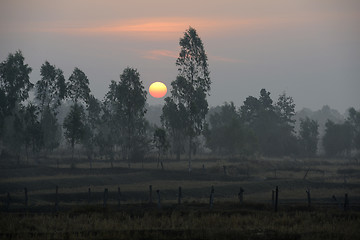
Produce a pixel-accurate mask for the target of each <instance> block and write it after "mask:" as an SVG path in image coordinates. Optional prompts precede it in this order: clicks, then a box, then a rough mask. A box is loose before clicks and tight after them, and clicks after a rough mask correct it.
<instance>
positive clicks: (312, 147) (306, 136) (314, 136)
mask: <svg viewBox="0 0 360 240" xmlns="http://www.w3.org/2000/svg"><path fill="white" fill-rule="evenodd" d="M318 129H319V124H318V123H317V121H315V120H311V119H309V118H308V117H306V118H305V120H304V119H300V131H299V135H300V150H301V152H300V153H301V154H303V155H305V156H314V155H316V151H317V143H318V136H319V131H318Z"/></svg>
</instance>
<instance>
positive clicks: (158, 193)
mask: <svg viewBox="0 0 360 240" xmlns="http://www.w3.org/2000/svg"><path fill="white" fill-rule="evenodd" d="M156 193H157V196H158V209H161V200H160V190H156Z"/></svg>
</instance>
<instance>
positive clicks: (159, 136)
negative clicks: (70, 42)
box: [0, 27, 211, 170]
mask: <svg viewBox="0 0 360 240" xmlns="http://www.w3.org/2000/svg"><path fill="white" fill-rule="evenodd" d="M179 44H180V46H181V52H180V54H179V57H178V59H177V61H176V65H177V66H178V68H179V74H178V76H177V78H176V80H175V81H173V82H172V87H173V89H172V91H171V97H168V98H166V99H165V106H164V109H163V115H162V117H161V119H162V122H163V125H164V127H165V128H166V130H167V131H166V132H165V130H164V129H157V130H155V131H154V130H153V132H154V133H153V134H152V133H150V132H151V128H149V124H148V122H147V121H146V120H145V118H144V115H145V113H146V109H145V103H146V94H147V92H146V91H145V90H144V86H143V84H142V81H141V80H140V75H139V73H138V71H137V70H136V69H133V68H126V69H125V70H124V71H123V73H122V74H121V75H120V81H119V82H116V81H111V84H110V86H109V91H108V92H107V93H106V95H105V97H104V100H103V101H102V102H100V101H99V100H97V99H96V98H95V97H94V96H92V95H91V93H90V88H89V80H88V78H87V76H86V75H85V73H84V72H82V71H81V70H80V69H78V68H75V69H74V71H73V73H72V74H71V76H70V77H69V79H68V80H67V81H66V80H65V77H64V74H63V72H62V70H61V69H58V68H56V66H55V65H51V64H50V63H49V62H47V61H46V62H45V63H44V64H43V65H42V66H41V70H40V75H41V79H40V80H38V81H37V82H36V84H35V85H34V84H32V83H31V82H30V81H29V74H30V73H31V71H32V69H31V68H30V67H29V66H28V65H27V64H25V63H24V57H23V55H22V53H21V52H20V51H18V52H16V53H15V54H9V56H8V58H7V60H5V61H4V62H2V63H1V66H0V72H1V75H0V84H1V85H0V86H1V89H0V98H1V106H0V107H1V108H0V114H1V115H0V128H1V132H0V142H1V150H3V148H4V150H5V151H1V152H2V153H3V152H8V153H11V154H15V155H17V156H18V157H20V153H21V150H22V149H23V148H25V150H26V153H27V156H28V152H29V150H32V152H33V153H35V152H40V151H44V152H49V151H52V150H53V149H55V148H57V147H58V146H59V143H60V138H61V136H62V135H63V136H64V137H65V138H66V139H67V141H68V143H69V145H70V146H71V148H72V155H74V148H75V145H76V144H81V145H82V146H83V148H84V149H86V152H87V155H88V157H89V159H91V157H92V156H93V154H94V152H98V153H99V154H101V155H105V156H107V157H108V158H109V159H110V160H111V161H113V159H114V158H115V157H116V156H119V157H121V158H122V159H124V160H126V161H129V164H130V160H131V159H134V158H140V157H143V156H144V154H145V153H146V152H147V151H148V150H149V145H151V144H149V143H151V142H153V143H154V144H153V145H154V146H155V148H157V149H158V152H159V153H164V152H166V151H167V149H168V147H167V146H168V140H167V139H168V137H167V135H168V134H167V133H169V135H170V136H171V137H172V139H177V134H180V135H181V136H186V137H188V139H189V141H188V142H189V144H188V146H189V170H191V155H192V148H193V142H194V139H195V138H196V137H197V136H198V135H199V134H200V133H201V130H202V128H203V125H204V119H205V115H206V114H207V111H208V104H207V101H206V96H207V93H208V91H209V90H210V83H211V82H210V78H209V71H208V64H207V56H206V54H205V50H204V47H203V44H202V41H201V39H200V38H199V36H198V35H197V33H196V30H195V29H193V28H191V27H190V28H189V29H188V30H187V31H186V32H185V34H184V37H183V38H181V39H180V43H179ZM33 88H34V90H35V99H34V101H32V102H26V101H27V100H28V98H29V91H30V90H31V89H33ZM64 101H67V102H70V103H71V107H70V111H69V112H68V114H67V116H66V117H65V119H64V121H63V122H62V123H60V122H58V118H57V115H58V113H59V107H60V105H61V104H62V103H63V102H64ZM174 114H178V115H179V116H180V118H177V117H178V115H175V116H174ZM178 126H181V129H179V128H178ZM172 129H173V130H174V131H171V130H172ZM62 131H63V133H62ZM182 138H183V137H179V140H181V141H182ZM5 139H11V141H5ZM172 143H173V144H172V149H176V148H178V147H179V146H178V145H176V140H175V141H173V142H172ZM173 152H177V153H178V151H176V150H175V151H174V150H173ZM160 155H161V154H159V156H160Z"/></svg>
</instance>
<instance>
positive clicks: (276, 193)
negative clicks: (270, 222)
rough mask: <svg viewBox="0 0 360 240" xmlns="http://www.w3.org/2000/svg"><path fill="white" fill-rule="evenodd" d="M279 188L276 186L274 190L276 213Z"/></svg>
mask: <svg viewBox="0 0 360 240" xmlns="http://www.w3.org/2000/svg"><path fill="white" fill-rule="evenodd" d="M278 197H279V187H278V186H276V190H275V212H277V211H278V200H279V198H278Z"/></svg>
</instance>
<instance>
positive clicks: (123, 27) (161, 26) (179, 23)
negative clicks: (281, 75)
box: [33, 17, 262, 38]
mask: <svg viewBox="0 0 360 240" xmlns="http://www.w3.org/2000/svg"><path fill="white" fill-rule="evenodd" d="M259 24H262V23H261V22H259V20H258V19H215V18H178V17H172V18H143V19H141V18H140V19H132V20H122V21H113V22H107V23H104V22H103V23H91V24H90V23H89V24H88V25H86V24H82V25H78V26H74V25H73V24H72V23H66V22H64V23H53V24H51V23H50V25H49V23H48V24H47V25H44V26H38V27H37V28H34V29H33V30H34V31H39V32H52V33H61V34H75V35H84V34H89V35H109V34H110V35H113V34H115V35H119V34H120V35H128V36H139V35H140V36H143V35H146V36H150V37H151V36H155V37H160V38H161V37H164V36H172V37H178V36H179V33H181V32H184V31H185V29H187V28H188V27H189V26H192V27H194V28H196V29H199V30H200V31H201V32H202V33H204V32H206V33H217V32H219V31H224V30H231V29H234V28H236V29H239V28H242V29H244V28H248V27H251V26H255V25H259Z"/></svg>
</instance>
